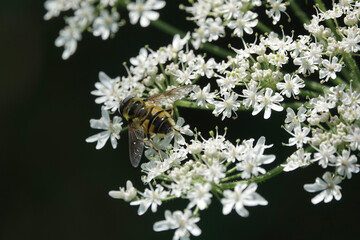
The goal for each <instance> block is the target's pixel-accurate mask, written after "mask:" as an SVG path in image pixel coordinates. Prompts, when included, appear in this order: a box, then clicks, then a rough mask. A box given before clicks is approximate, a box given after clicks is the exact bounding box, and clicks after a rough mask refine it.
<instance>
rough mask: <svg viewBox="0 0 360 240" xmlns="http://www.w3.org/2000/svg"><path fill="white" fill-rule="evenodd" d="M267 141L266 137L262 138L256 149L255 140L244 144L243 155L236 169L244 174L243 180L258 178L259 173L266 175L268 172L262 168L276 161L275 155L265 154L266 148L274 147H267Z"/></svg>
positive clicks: (242, 175)
mask: <svg viewBox="0 0 360 240" xmlns="http://www.w3.org/2000/svg"><path fill="white" fill-rule="evenodd" d="M265 141H266V139H265V137H264V136H262V137H260V138H259V140H258V141H257V142H256V145H255V146H254V147H253V142H254V139H250V140H247V141H244V142H243V145H244V148H243V149H242V151H243V154H242V155H241V156H240V162H239V163H237V164H236V169H237V170H238V171H241V172H242V173H241V178H244V179H249V178H250V177H251V176H255V177H256V176H258V175H259V173H261V174H264V173H266V170H265V169H264V168H262V167H261V166H262V165H263V164H269V163H272V162H273V161H274V160H275V158H276V157H275V155H272V154H270V155H265V154H264V151H265V149H266V148H270V147H272V144H271V145H265Z"/></svg>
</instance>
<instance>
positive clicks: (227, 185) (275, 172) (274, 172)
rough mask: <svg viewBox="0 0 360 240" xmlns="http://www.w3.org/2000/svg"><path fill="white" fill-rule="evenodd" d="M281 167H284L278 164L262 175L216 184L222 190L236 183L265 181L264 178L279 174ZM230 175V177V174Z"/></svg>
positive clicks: (231, 187)
mask: <svg viewBox="0 0 360 240" xmlns="http://www.w3.org/2000/svg"><path fill="white" fill-rule="evenodd" d="M283 169H284V167H283V166H281V165H279V166H277V167H275V168H273V169H271V170H270V171H269V172H267V173H265V174H263V175H260V176H258V177H254V178H251V179H249V180H240V181H235V182H229V183H222V184H219V185H218V186H219V187H220V188H221V189H223V190H224V189H233V188H234V187H235V186H236V185H237V184H238V183H246V184H250V183H253V182H255V183H260V182H264V181H266V180H268V179H270V178H273V177H275V176H276V175H278V174H280V173H281V172H282V171H283ZM236 175H239V174H236ZM233 176H235V175H233ZM230 177H232V176H230ZM230 177H229V178H230ZM224 179H225V178H224ZM224 179H223V180H224Z"/></svg>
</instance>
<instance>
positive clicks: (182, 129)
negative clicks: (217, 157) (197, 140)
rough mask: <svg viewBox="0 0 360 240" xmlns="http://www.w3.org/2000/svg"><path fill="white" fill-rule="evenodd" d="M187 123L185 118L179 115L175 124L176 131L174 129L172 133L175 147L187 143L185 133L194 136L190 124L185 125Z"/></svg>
mask: <svg viewBox="0 0 360 240" xmlns="http://www.w3.org/2000/svg"><path fill="white" fill-rule="evenodd" d="M184 123H185V120H184V118H182V117H179V118H178V120H177V121H176V125H175V126H174V129H175V131H173V132H172V133H173V134H174V147H175V148H178V147H179V146H180V145H185V144H186V142H185V138H184V137H183V135H182V134H185V135H187V136H192V135H194V133H193V131H191V129H190V125H188V124H187V125H185V126H183V125H184Z"/></svg>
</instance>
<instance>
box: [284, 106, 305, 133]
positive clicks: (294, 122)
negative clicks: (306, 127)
mask: <svg viewBox="0 0 360 240" xmlns="http://www.w3.org/2000/svg"><path fill="white" fill-rule="evenodd" d="M305 113H306V108H304V106H302V105H301V106H300V107H299V108H298V112H297V114H296V115H295V112H294V110H292V109H291V108H287V109H286V119H285V129H286V130H288V131H290V132H291V131H292V130H293V129H294V128H297V127H301V123H302V122H304V121H305V120H306V114H305Z"/></svg>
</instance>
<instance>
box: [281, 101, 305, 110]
mask: <svg viewBox="0 0 360 240" xmlns="http://www.w3.org/2000/svg"><path fill="white" fill-rule="evenodd" d="M303 104H304V103H303V102H292V103H282V104H281V106H283V107H284V109H286V108H288V107H289V108H292V109H298V108H299V107H300V106H301V105H303Z"/></svg>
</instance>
